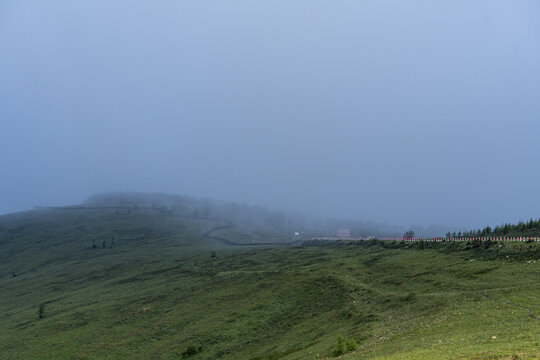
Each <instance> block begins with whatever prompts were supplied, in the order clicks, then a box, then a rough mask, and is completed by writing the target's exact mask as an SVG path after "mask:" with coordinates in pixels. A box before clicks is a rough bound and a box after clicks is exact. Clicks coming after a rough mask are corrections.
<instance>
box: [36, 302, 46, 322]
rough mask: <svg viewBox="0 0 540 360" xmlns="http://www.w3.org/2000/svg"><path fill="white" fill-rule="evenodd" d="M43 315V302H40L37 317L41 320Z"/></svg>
mask: <svg viewBox="0 0 540 360" xmlns="http://www.w3.org/2000/svg"><path fill="white" fill-rule="evenodd" d="M44 317H45V304H44V303H41V304H39V307H38V318H39V319H40V320H41V319H43V318H44Z"/></svg>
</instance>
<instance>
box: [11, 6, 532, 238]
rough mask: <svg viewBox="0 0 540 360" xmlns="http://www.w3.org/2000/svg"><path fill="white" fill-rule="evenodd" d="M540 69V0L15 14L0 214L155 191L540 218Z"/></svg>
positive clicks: (325, 213)
mask: <svg viewBox="0 0 540 360" xmlns="http://www.w3.org/2000/svg"><path fill="white" fill-rule="evenodd" d="M539 64H540V3H539V2H538V1H535V0H531V1H493V0H489V1H488V0H485V1H474V2H471V1H445V2H439V1H438V2H434V1H428V0H426V1H407V2H403V1H369V2H368V1H332V2H329V1H311V0H310V1H307V0H306V1H290V0H289V1H228V2H224V1H156V2H148V1H146V2H143V1H67V0H66V1H47V2H44V1H2V0H0V125H1V127H0V165H1V176H0V213H7V212H12V211H19V210H24V209H29V208H32V207H33V206H34V205H63V204H76V203H81V202H82V201H84V199H86V198H87V197H88V196H89V195H91V194H93V193H98V192H102V191H136V192H144V191H147V192H161V193H172V194H182V195H187V196H194V197H210V198H214V199H218V200H223V201H232V202H247V203H249V204H252V205H259V206H266V207H270V208H274V209H278V210H283V211H290V212H294V213H301V214H307V215H309V216H311V215H312V216H321V217H335V218H347V219H356V220H363V221H375V222H387V223H388V224H395V225H400V226H409V225H411V224H421V225H424V226H427V225H429V224H447V225H449V226H457V227H461V228H464V229H466V228H471V227H481V226H484V225H488V224H490V225H496V224H500V223H503V222H516V221H518V220H526V219H529V218H531V217H534V218H537V217H539V216H540V210H539V206H538V204H540V191H538V184H539V183H540V167H539V166H538V159H539V155H540V142H539V141H538V137H539V135H540V102H539V101H538V100H539V96H540V66H539Z"/></svg>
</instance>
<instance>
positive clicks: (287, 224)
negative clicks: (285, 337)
mask: <svg viewBox="0 0 540 360" xmlns="http://www.w3.org/2000/svg"><path fill="white" fill-rule="evenodd" d="M83 205H84V206H87V207H100V206H104V207H128V208H133V209H154V210H159V211H161V212H164V213H166V214H171V215H180V216H188V217H193V218H208V219H219V220H225V221H230V222H232V223H234V224H236V225H239V226H243V227H246V228H248V229H257V230H266V231H272V232H276V231H278V232H282V233H293V232H301V233H302V234H303V235H304V236H306V235H307V236H335V234H336V232H337V230H338V229H350V232H351V236H352V237H369V236H374V237H378V238H384V237H401V236H402V234H403V232H404V231H406V230H409V229H410V230H413V231H414V232H415V234H416V235H417V236H440V235H441V234H444V233H445V232H446V231H449V230H450V229H449V228H448V227H445V226H430V227H427V228H424V227H422V226H420V225H418V226H410V227H404V226H398V225H389V224H387V223H384V222H374V221H365V220H351V219H337V218H333V217H331V218H326V219H325V218H317V217H310V216H305V215H302V214H294V213H288V212H284V211H277V210H272V209H269V208H266V207H261V206H253V205H248V204H247V203H245V202H242V203H234V202H225V201H221V200H215V199H211V198H196V197H190V196H183V195H171V194H164V193H140V192H108V193H100V194H95V195H92V196H90V197H89V198H88V199H86V200H85V201H84V203H83Z"/></svg>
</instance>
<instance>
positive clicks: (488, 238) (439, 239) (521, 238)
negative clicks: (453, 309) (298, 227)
mask: <svg viewBox="0 0 540 360" xmlns="http://www.w3.org/2000/svg"><path fill="white" fill-rule="evenodd" d="M311 240H356V241H360V240H361V241H369V240H375V239H374V238H362V237H359V238H353V237H314V238H311ZM376 240H390V241H408V242H419V241H425V242H446V241H448V242H452V241H454V242H460V241H523V242H531V241H540V237H529V236H484V237H455V238H454V237H452V238H446V237H435V238H414V239H400V238H381V239H376Z"/></svg>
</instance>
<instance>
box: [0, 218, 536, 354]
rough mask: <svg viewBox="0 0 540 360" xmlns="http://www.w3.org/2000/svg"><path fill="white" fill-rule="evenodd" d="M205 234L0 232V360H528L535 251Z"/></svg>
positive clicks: (68, 223) (146, 228)
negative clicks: (249, 242) (262, 242)
mask: <svg viewBox="0 0 540 360" xmlns="http://www.w3.org/2000/svg"><path fill="white" fill-rule="evenodd" d="M219 225H220V223H219V222H217V221H210V220H203V219H188V218H179V217H172V216H165V215H163V214H160V213H155V212H150V211H143V210H139V211H130V212H128V211H127V210H119V211H118V212H117V210H114V209H109V210H98V209H94V210H40V211H31V212H27V213H19V214H12V215H8V216H2V217H0V290H1V296H0V358H1V359H122V358H125V359H259V360H262V359H291V360H292V359H325V358H327V359H330V358H336V357H335V356H334V355H335V354H334V350H335V347H336V343H337V339H338V337H339V336H343V337H344V338H345V339H354V340H355V342H356V343H357V344H358V346H357V348H356V349H355V350H352V349H351V350H352V351H350V352H348V353H346V354H344V355H341V357H340V358H342V359H536V358H540V335H539V334H540V320H539V317H540V282H539V280H540V260H539V259H537V254H538V251H539V249H538V247H539V245H538V244H498V245H496V246H494V247H492V248H490V249H482V248H471V249H466V248H450V247H445V246H443V245H437V246H433V247H429V246H428V247H425V248H423V249H421V248H419V246H412V247H409V248H405V247H404V246H399V245H395V244H394V245H391V244H388V245H385V244H384V243H379V242H364V243H349V244H336V245H333V246H328V245H327V244H326V245H324V244H319V245H318V246H304V247H292V246H291V247H254V246H251V247H238V246H234V247H232V246H229V247H227V246H224V245H223V244H221V243H219V242H217V241H212V240H211V239H207V238H203V237H202V234H203V233H204V232H205V231H207V230H208V229H211V228H213V227H215V226H219ZM238 230H240V229H238ZM227 236H231V237H234V236H235V234H234V233H232V230H231V229H228V230H227ZM239 236H241V235H239ZM113 237H114V243H113V242H112V239H113ZM94 240H96V242H95V243H96V247H95V248H94V247H93V246H92V245H93V243H94ZM103 240H105V247H103ZM232 240H234V239H232ZM499 245H501V246H500V247H499ZM494 249H496V251H497V252H496V253H495V252H494V251H495V250H494ZM505 251H506V252H505ZM494 254H495V255H496V256H495V255H494ZM514 254H519V256H516V255H514ZM12 273H14V274H15V276H13V274H12ZM40 304H43V310H44V314H43V315H44V316H43V318H42V319H40V318H39V316H38V309H39V308H40Z"/></svg>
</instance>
